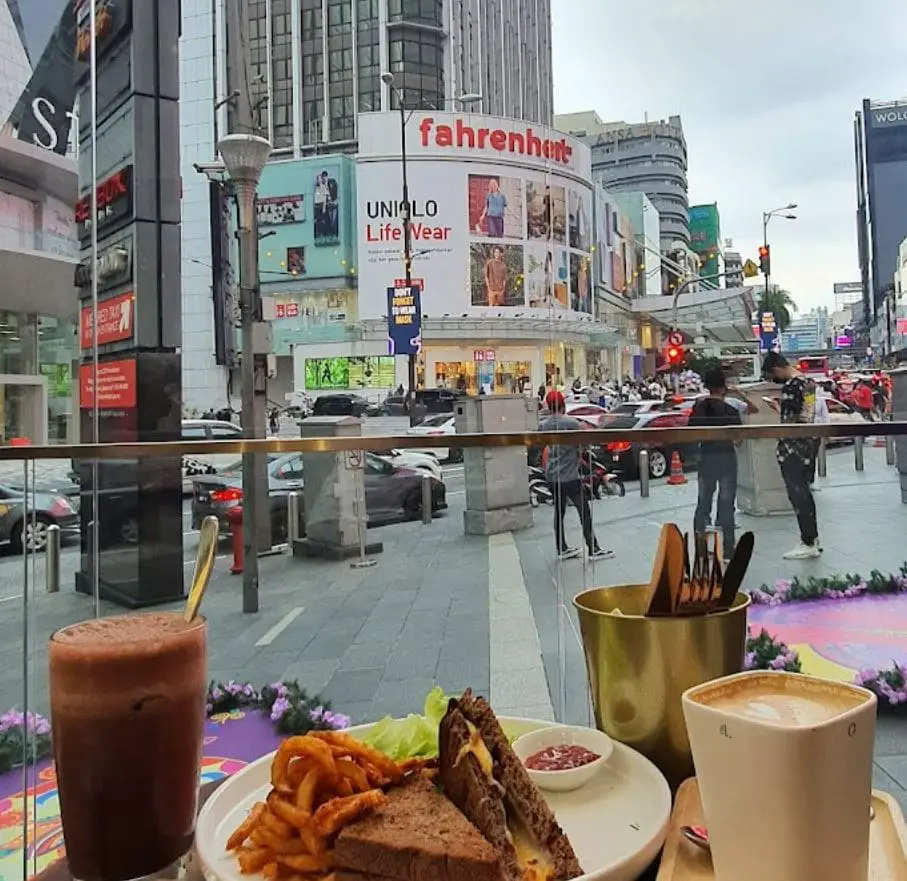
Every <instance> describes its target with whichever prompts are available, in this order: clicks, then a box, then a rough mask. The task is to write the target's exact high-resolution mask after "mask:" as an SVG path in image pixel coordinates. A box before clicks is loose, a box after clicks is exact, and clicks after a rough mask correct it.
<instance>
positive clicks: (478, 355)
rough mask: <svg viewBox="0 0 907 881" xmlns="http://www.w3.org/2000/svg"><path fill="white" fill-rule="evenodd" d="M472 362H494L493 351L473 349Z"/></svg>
mask: <svg viewBox="0 0 907 881" xmlns="http://www.w3.org/2000/svg"><path fill="white" fill-rule="evenodd" d="M472 360H473V361H494V360H495V357H494V349H475V350H474V351H473V353H472Z"/></svg>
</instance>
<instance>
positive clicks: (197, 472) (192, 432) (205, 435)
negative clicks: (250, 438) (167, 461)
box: [182, 419, 243, 495]
mask: <svg viewBox="0 0 907 881" xmlns="http://www.w3.org/2000/svg"><path fill="white" fill-rule="evenodd" d="M242 436H243V434H242V429H241V428H240V427H239V426H238V425H234V424H233V423H232V422H221V421H220V420H218V419H184V420H183V425H182V439H183V440H184V441H216V440H242ZM236 458H237V457H236V453H235V452H234V453H203V454H202V455H199V456H183V493H184V494H186V495H191V493H192V480H193V478H195V477H199V476H202V475H205V474H217V473H218V472H220V471H223V469H224V468H227V467H229V466H230V465H232V464H233V463H234V462H236Z"/></svg>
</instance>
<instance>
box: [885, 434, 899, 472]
mask: <svg viewBox="0 0 907 881" xmlns="http://www.w3.org/2000/svg"><path fill="white" fill-rule="evenodd" d="M895 461H896V460H895V455H894V435H893V434H886V435H885V464H886V465H894V463H895Z"/></svg>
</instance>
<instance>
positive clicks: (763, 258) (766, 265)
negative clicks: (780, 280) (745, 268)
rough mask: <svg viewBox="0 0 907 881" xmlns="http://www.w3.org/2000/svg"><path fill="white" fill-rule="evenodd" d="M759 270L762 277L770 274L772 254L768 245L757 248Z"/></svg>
mask: <svg viewBox="0 0 907 881" xmlns="http://www.w3.org/2000/svg"><path fill="white" fill-rule="evenodd" d="M759 269H761V270H762V274H763V275H771V273H772V252H771V250H770V249H769V246H768V245H760V246H759Z"/></svg>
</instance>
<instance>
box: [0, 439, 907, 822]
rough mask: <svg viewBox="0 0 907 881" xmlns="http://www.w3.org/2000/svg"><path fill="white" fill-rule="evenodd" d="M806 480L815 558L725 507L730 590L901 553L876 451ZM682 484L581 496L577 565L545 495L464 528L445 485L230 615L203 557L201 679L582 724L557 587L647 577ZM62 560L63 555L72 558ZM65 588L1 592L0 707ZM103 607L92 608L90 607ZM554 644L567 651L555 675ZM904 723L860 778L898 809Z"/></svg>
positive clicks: (581, 690) (692, 485)
mask: <svg viewBox="0 0 907 881" xmlns="http://www.w3.org/2000/svg"><path fill="white" fill-rule="evenodd" d="M822 488H823V492H821V493H820V494H819V496H818V497H817V503H818V506H819V513H820V522H821V528H822V534H823V538H824V541H825V547H826V551H825V553H824V555H823V557H822V559H821V560H818V561H814V562H809V563H785V562H783V561H782V560H781V559H780V554H781V552H782V551H783V550H786V549H787V548H788V547H789V546H790V545H791V544H792V543H793V537H794V533H795V528H794V522H793V518H792V517H775V518H749V517H741V518H740V522H741V524H742V525H743V526H744V527H745V528H752V529H753V530H754V531H755V532H756V535H757V543H756V553H755V555H754V559H753V564H752V566H751V569H750V573H749V574H748V577H747V586H749V587H755V586H758V585H759V584H761V583H762V582H766V581H774V580H775V579H776V578H779V577H790V576H792V575H793V574H795V573H797V572H802V573H804V574H806V573H809V574H834V573H840V572H843V571H862V572H864V573H866V572H868V570H869V569H871V568H878V569H880V570H882V571H891V570H894V569H896V568H897V567H898V566H899V565H900V564H901V563H902V562H903V561H904V557H905V556H907V551H905V548H904V544H903V542H902V541H901V540H900V539H901V536H903V535H904V533H905V528H907V506H903V505H902V504H901V503H900V494H899V491H898V486H897V481H896V475H895V472H894V469H891V468H887V467H886V466H885V464H884V451H883V450H875V449H873V448H867V450H866V471H865V472H864V473H863V474H857V473H855V472H854V470H853V458H852V456H851V455H849V454H848V453H847V452H843V453H840V454H837V453H836V454H835V455H833V456H830V457H829V477H828V478H827V479H825V480H824V481H822ZM695 496H696V482H695V477H693V478H692V479H691V480H690V482H689V483H688V484H686V485H685V486H681V487H668V486H665V485H664V484H657V485H656V484H653V486H652V494H651V497H650V498H648V499H642V498H640V497H639V495H638V493H634V492H632V491H631V492H630V493H629V494H628V496H627V497H626V498H625V499H605V500H602V501H599V502H596V503H595V505H594V517H595V522H596V529H597V532H598V534H599V537H600V538H601V540H602V542H603V543H604V544H607V545H609V546H611V547H613V548H615V550H616V551H617V557H616V559H615V560H613V561H605V562H602V563H598V564H596V565H594V566H592V565H589V564H587V563H585V562H584V561H582V560H574V561H569V562H567V563H564V564H556V563H555V562H554V553H553V552H554V539H553V529H552V512H551V509H550V508H540V509H537V511H536V524H535V526H534V527H533V528H532V529H529V530H526V531H523V532H519V533H513V534H505V535H498V536H492V537H491V538H485V537H478V536H465V535H464V534H463V530H462V506H463V496H462V495H460V496H456V497H453V498H452V499H451V509H450V511H449V512H447V514H446V515H444V516H442V517H440V518H437V519H436V520H435V521H434V522H433V523H432V524H431V525H430V526H423V525H421V524H419V523H403V524H398V525H394V526H389V527H384V528H382V529H380V530H378V531H377V533H376V534H377V535H380V538H381V540H382V541H383V542H384V553H382V554H380V555H378V557H377V559H378V565H377V566H376V567H374V568H371V569H361V570H355V569H351V568H350V566H349V564H348V563H336V562H326V561H316V560H307V561H300V560H295V559H293V558H291V557H289V556H282V557H271V558H265V559H263V560H262V561H261V612H260V613H259V614H258V615H254V616H246V615H243V614H242V613H241V611H240V609H241V581H242V580H241V578H240V577H239V576H230V575H229V574H228V573H227V572H226V571H225V570H226V565H225V563H224V562H223V561H219V563H218V567H217V569H216V571H215V576H214V578H213V579H212V584H211V587H210V588H209V593H208V597H207V598H206V601H205V613H206V614H207V615H208V617H209V621H210V639H211V646H210V672H211V676H212V678H215V679H221V680H226V679H231V678H235V679H242V680H250V681H253V682H255V683H259V684H261V683H265V682H269V681H273V680H275V679H280V678H297V679H299V681H300V683H301V684H302V685H304V686H305V687H306V688H307V689H309V690H310V691H313V692H314V691H322V692H323V693H324V694H325V695H326V696H327V697H329V698H330V699H332V700H333V701H334V703H335V705H336V706H337V707H338V708H339V709H342V710H343V711H344V712H347V713H349V714H351V715H352V716H353V718H354V719H355V720H356V721H368V720H371V719H375V718H378V717H380V716H381V715H384V714H385V713H393V714H402V713H406V712H413V711H418V710H419V708H420V707H421V703H422V700H423V698H424V696H425V694H426V692H427V691H428V690H429V689H430V688H431V687H432V686H433V685H434V684H435V683H436V682H437V683H440V684H441V685H442V686H443V687H444V688H445V689H447V690H448V691H451V692H455V691H458V690H460V689H462V688H464V687H466V686H472V687H473V688H475V689H477V690H478V691H481V692H484V693H487V694H490V696H491V699H492V701H494V703H495V706H496V707H497V708H498V709H499V710H501V711H502V712H512V713H526V714H531V715H535V716H542V717H547V718H550V717H551V716H552V714H553V713H554V712H555V711H558V710H559V709H560V705H561V701H562V695H564V694H565V698H566V701H565V706H566V712H565V718H566V719H567V720H569V721H575V722H588V720H589V707H588V700H587V696H586V684H585V668H584V662H583V658H582V652H581V650H580V646H579V640H578V637H577V635H576V621H575V616H574V615H573V612H572V608H571V604H570V599H571V598H572V596H573V595H575V594H576V593H577V592H579V591H580V590H583V589H585V588H587V587H592V586H596V585H601V584H615V583H634V582H636V583H638V582H644V581H647V580H648V578H649V574H650V567H651V558H652V554H653V553H654V549H655V545H656V541H657V536H658V532H659V530H660V527H661V524H662V522H664V521H665V520H674V521H676V522H678V523H680V524H681V525H682V526H687V525H689V524H691V521H692V512H693V506H694V503H695ZM568 530H569V532H570V535H571V538H573V540H574V541H578V539H579V525H578V522H577V518H576V516H575V514H574V513H573V512H568ZM66 561H67V565H68V566H70V567H72V566H74V565H75V564H76V563H77V555H76V554H70V555H68V556H67V557H66ZM29 562H32V561H29ZM33 562H34V575H33V576H30V577H35V578H36V579H37V583H38V584H39V585H43V559H41V558H38V559H36V560H34V561H33ZM0 564H2V566H0V579H5V583H6V584H7V585H13V584H14V583H16V581H17V579H18V584H19V585H21V583H22V577H23V576H22V572H23V569H22V560H21V558H20V559H13V560H4V561H0ZM30 571H31V570H30ZM3 583H4V582H2V581H0V590H2V589H3V587H2V585H3ZM71 583H72V581H71V577H68V576H67V574H66V573H64V576H63V584H64V589H63V591H62V592H61V593H60V594H56V595H50V596H48V595H46V594H44V593H43V590H39V591H38V592H37V593H36V594H35V595H34V597H33V598H32V599H31V600H30V605H29V609H30V612H31V614H30V615H29V616H28V618H27V620H24V619H23V603H22V599H21V598H19V597H17V596H16V595H15V593H12V594H10V595H8V596H2V595H0V709H5V708H6V707H8V706H12V705H18V706H22V705H23V704H24V703H25V697H26V695H25V690H24V683H25V679H24V675H23V674H24V671H23V666H22V658H23V652H22V649H23V644H24V642H25V641H26V640H27V641H28V643H29V645H30V646H31V649H32V651H31V653H30V655H31V659H32V663H31V665H30V669H29V671H28V680H27V682H28V698H29V700H28V704H29V706H32V707H35V708H37V709H38V710H39V711H41V712H46V709H47V693H46V669H45V666H46V648H45V647H46V644H47V639H48V637H49V635H50V633H51V632H52V631H53V630H54V629H56V628H57V627H59V626H62V625H63V624H66V623H69V622H72V621H78V620H82V619H84V618H87V617H90V616H91V614H92V605H91V601H90V600H89V599H88V598H86V597H82V596H78V595H75V594H74V593H73V592H72V591H71V589H69V585H71ZM559 597H562V598H563V600H564V604H563V607H562V608H563V610H564V613H565V617H564V627H563V629H561V628H559V626H558V614H559V607H558V598H559ZM116 611H118V610H117V609H115V608H113V607H110V606H106V605H105V607H104V609H103V613H104V614H111V613H115V612H116ZM26 623H27V627H26ZM559 640H562V641H563V646H564V654H565V658H566V676H565V677H564V678H563V683H564V687H563V688H562V684H561V677H560V675H559V653H558V643H559ZM905 732H907V727H905V725H904V723H903V722H901V721H898V720H892V719H882V720H880V728H879V740H878V761H877V767H878V770H877V774H878V777H879V783H880V785H883V786H884V787H885V788H888V789H890V790H892V791H894V792H895V793H896V794H897V795H898V797H899V798H900V799H901V800H902V802H903V803H905V804H907V799H905V796H907V791H905V790H904V789H903V788H902V783H903V784H907V747H905V744H904V743H903V736H904V733H905Z"/></svg>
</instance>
